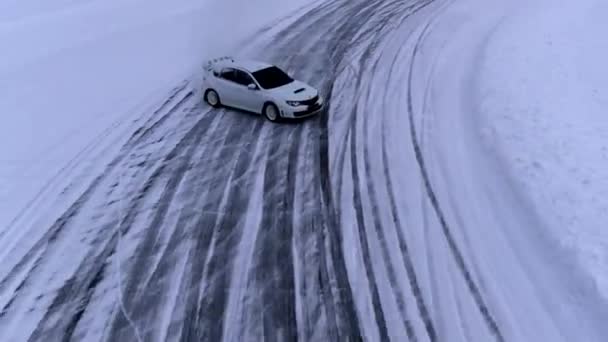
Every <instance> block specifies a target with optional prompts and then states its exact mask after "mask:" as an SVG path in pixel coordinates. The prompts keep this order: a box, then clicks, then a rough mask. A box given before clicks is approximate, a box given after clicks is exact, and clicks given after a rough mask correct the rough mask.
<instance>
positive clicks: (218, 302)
mask: <svg viewBox="0 0 608 342" xmlns="http://www.w3.org/2000/svg"><path fill="white" fill-rule="evenodd" d="M256 119H257V118H256ZM263 125H264V122H263V120H261V119H260V120H257V122H256V123H255V124H254V125H253V126H252V127H253V129H252V131H251V134H250V137H249V139H244V141H247V142H249V141H250V140H254V141H253V142H252V143H250V144H249V146H248V148H241V152H240V153H239V155H238V157H237V159H236V162H235V163H234V165H233V167H232V168H231V170H230V172H229V173H228V176H227V177H226V181H225V184H224V186H223V187H218V188H219V189H221V190H222V196H221V197H220V199H219V210H218V211H219V213H220V214H219V216H218V217H217V218H216V219H215V221H214V223H213V224H212V225H211V226H210V227H209V228H210V229H212V230H213V231H215V232H217V233H215V235H214V237H213V240H212V246H211V248H210V250H211V251H213V253H212V254H210V255H209V256H208V258H207V260H205V263H206V265H205V271H204V276H203V281H202V285H201V287H202V289H203V291H202V292H201V295H200V299H199V303H198V305H197V306H198V314H197V317H199V320H198V322H197V325H198V326H201V327H204V329H202V336H201V340H204V341H221V340H223V338H224V336H223V333H224V330H225V326H224V323H225V317H226V309H227V305H228V299H229V296H231V295H232V293H231V292H230V290H229V289H230V284H231V283H232V275H233V272H232V270H233V267H234V258H235V257H236V254H237V251H236V248H237V247H238V246H239V241H240V240H241V239H242V238H243V231H242V224H243V223H244V222H243V221H242V220H243V219H244V218H245V216H244V215H242V214H243V210H244V209H247V205H248V204H249V197H251V193H250V192H251V189H252V187H253V183H254V181H255V178H253V177H249V178H243V177H245V176H246V175H250V174H252V173H255V169H256V166H257V164H252V162H253V161H254V160H253V157H254V155H255V154H256V152H257V150H258V148H259V146H260V145H261V144H263V143H264V142H265V140H266V139H265V136H264V135H259V136H257V138H256V139H251V138H253V137H254V136H255V135H256V134H257V133H258V132H260V131H261V130H262V129H263ZM266 125H268V124H267V123H266ZM239 131H241V130H239ZM256 161H257V162H259V161H260V160H256ZM243 180H244V181H243ZM237 182H239V183H240V185H237V184H236V183H237Z"/></svg>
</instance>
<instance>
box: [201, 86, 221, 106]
mask: <svg viewBox="0 0 608 342" xmlns="http://www.w3.org/2000/svg"><path fill="white" fill-rule="evenodd" d="M205 102H207V103H208V104H209V105H210V106H211V107H213V108H218V107H220V106H221V102H220V96H219V95H218V94H217V92H216V91H215V90H213V89H207V91H206V92H205Z"/></svg>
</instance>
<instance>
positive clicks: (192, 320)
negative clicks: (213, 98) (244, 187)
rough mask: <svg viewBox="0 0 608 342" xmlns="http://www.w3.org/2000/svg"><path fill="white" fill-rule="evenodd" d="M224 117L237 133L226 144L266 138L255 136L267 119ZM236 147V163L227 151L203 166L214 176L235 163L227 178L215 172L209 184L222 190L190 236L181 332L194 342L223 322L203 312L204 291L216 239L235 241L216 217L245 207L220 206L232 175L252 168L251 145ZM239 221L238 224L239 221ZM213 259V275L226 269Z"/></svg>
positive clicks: (208, 201) (210, 198) (207, 203)
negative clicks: (213, 163)
mask: <svg viewBox="0 0 608 342" xmlns="http://www.w3.org/2000/svg"><path fill="white" fill-rule="evenodd" d="M230 114H232V115H235V116H239V115H243V114H241V113H230ZM230 118H232V119H237V120H238V121H237V122H240V123H241V125H233V123H234V122H233V120H227V119H230ZM223 120H224V122H225V123H228V126H229V127H230V126H233V129H234V134H235V135H234V137H233V139H232V141H229V140H227V141H226V143H227V144H232V143H235V142H237V143H238V142H246V143H249V145H248V146H255V144H253V143H251V141H255V139H258V140H259V139H262V138H263V137H261V136H259V135H258V136H256V133H257V132H259V131H260V129H261V127H262V125H263V124H264V121H263V120H261V119H259V118H255V119H252V118H251V117H246V116H242V117H226V118H223ZM252 121H254V122H253V124H252ZM246 127H248V128H246ZM243 129H248V130H249V133H248V134H247V135H245V136H243V135H242V133H243ZM234 147H235V148H238V149H239V152H238V155H237V156H236V158H235V162H233V163H230V162H227V161H226V160H224V159H225V158H230V156H229V155H228V154H226V155H225V157H221V158H218V160H217V162H218V165H217V167H216V169H215V170H213V169H211V168H205V169H204V171H205V172H208V173H209V174H212V175H213V174H214V172H218V170H217V168H219V167H221V165H220V164H219V163H222V162H223V163H224V164H227V165H232V167H231V171H229V173H228V177H225V176H223V175H222V174H215V175H216V176H217V175H220V176H221V177H220V180H218V182H216V183H215V184H214V185H210V186H212V187H215V189H219V190H221V193H218V192H217V191H216V192H215V193H209V194H207V196H206V197H207V198H206V199H205V203H204V204H203V205H202V210H201V214H200V216H199V217H198V218H197V220H196V223H195V225H194V230H193V232H192V237H191V238H192V239H193V240H194V246H195V247H194V249H193V251H192V258H193V260H192V263H191V267H190V271H189V272H190V273H191V274H192V276H191V277H190V284H189V286H188V290H187V298H186V300H185V302H186V303H187V304H186V308H185V309H184V310H185V311H184V312H185V313H184V315H185V317H184V321H183V323H182V335H181V340H182V341H191V340H200V339H202V338H203V336H205V334H207V332H208V331H207V330H208V329H215V328H214V326H215V325H218V324H220V321H221V319H222V315H220V316H217V315H213V317H211V316H209V314H210V313H207V312H203V311H202V306H203V305H207V303H206V302H205V303H203V301H204V296H205V292H206V291H207V290H208V287H207V283H206V281H205V280H206V278H207V277H208V275H209V273H210V270H209V261H210V260H211V259H213V258H214V253H215V252H218V250H217V249H216V248H215V244H216V243H217V242H216V241H217V240H218V239H221V240H222V241H223V240H225V239H226V238H229V241H230V242H231V243H234V241H233V240H231V239H232V238H230V236H226V235H222V234H225V233H227V232H225V231H224V229H225V227H220V226H218V225H217V220H218V219H221V217H218V216H219V215H222V214H224V215H225V214H238V213H239V211H238V210H242V208H232V207H224V208H222V207H221V205H222V202H223V201H222V200H221V198H222V196H224V194H225V193H226V190H227V189H229V186H230V185H234V184H229V176H230V174H235V175H237V176H239V177H240V176H241V173H243V174H244V173H245V172H246V171H251V170H249V169H248V168H247V167H246V166H247V165H248V163H249V162H250V159H249V158H250V157H251V155H252V153H253V151H250V149H249V148H246V147H247V146H234ZM239 147H240V148H239ZM243 147H245V148H243ZM226 152H230V150H229V149H227V150H226ZM237 168H238V169H237ZM234 181H236V179H233V182H234ZM238 189H239V188H238V187H236V186H235V189H233V191H238ZM236 194H237V193H232V195H233V196H235V195H236ZM239 194H240V193H239ZM214 195H218V196H214ZM218 197H219V198H218ZM231 199H232V198H231ZM224 205H225V204H224ZM237 216H238V215H237ZM225 219H227V218H225ZM237 219H238V218H237ZM236 223H238V221H237V222H236ZM232 228H233V229H234V227H232ZM231 233H232V232H231ZM228 235H230V234H228ZM218 253H220V254H221V253H222V252H221V251H220V252H218ZM213 262H214V266H213V267H214V269H213V270H212V271H211V273H212V275H213V276H215V275H216V272H223V271H224V269H221V270H217V269H216V268H215V265H217V261H216V260H214V261H213ZM223 262H224V263H226V262H230V261H229V260H224V261H223ZM224 266H225V265H224ZM224 280H226V281H227V282H228V283H229V281H230V279H228V278H224ZM222 302H224V300H222ZM218 312H220V313H222V314H223V308H222V309H218ZM207 320H209V321H210V322H209V324H208V325H206V326H202V324H203V323H207ZM219 331H222V329H219ZM220 336H221V334H220Z"/></svg>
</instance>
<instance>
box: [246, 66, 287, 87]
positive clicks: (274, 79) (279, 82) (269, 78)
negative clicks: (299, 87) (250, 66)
mask: <svg viewBox="0 0 608 342" xmlns="http://www.w3.org/2000/svg"><path fill="white" fill-rule="evenodd" d="M253 77H255V79H256V80H257V81H258V83H259V84H260V87H262V88H264V89H273V88H278V87H281V86H284V85H286V84H289V83H291V82H293V79H292V78H291V77H289V75H287V74H286V73H285V72H284V71H283V70H281V69H279V68H277V67H275V66H273V67H269V68H266V69H262V70H258V71H256V72H254V73H253Z"/></svg>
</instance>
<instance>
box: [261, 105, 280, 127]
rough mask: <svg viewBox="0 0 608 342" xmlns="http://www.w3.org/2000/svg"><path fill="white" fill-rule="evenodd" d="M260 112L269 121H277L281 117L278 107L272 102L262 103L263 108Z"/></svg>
mask: <svg viewBox="0 0 608 342" xmlns="http://www.w3.org/2000/svg"><path fill="white" fill-rule="evenodd" d="M262 114H264V116H265V117H266V119H267V120H268V121H270V122H278V121H279V120H280V119H281V112H279V107H277V105H275V104H274V103H267V104H265V105H264V109H263V110H262Z"/></svg>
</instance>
